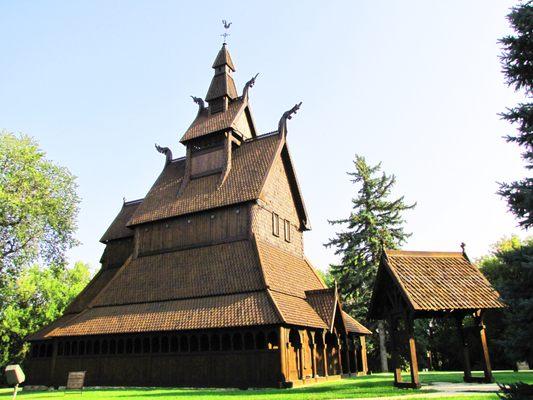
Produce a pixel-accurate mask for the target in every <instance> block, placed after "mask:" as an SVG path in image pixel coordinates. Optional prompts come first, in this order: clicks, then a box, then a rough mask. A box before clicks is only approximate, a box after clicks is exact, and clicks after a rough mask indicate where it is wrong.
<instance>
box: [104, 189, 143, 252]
mask: <svg viewBox="0 0 533 400" xmlns="http://www.w3.org/2000/svg"><path fill="white" fill-rule="evenodd" d="M141 203H142V199H139V200H133V201H128V202H124V204H123V205H122V208H121V209H120V212H119V213H118V214H117V216H116V217H115V219H114V220H113V222H112V223H111V225H109V228H107V230H106V231H105V233H104V235H103V236H102V238H101V239H100V242H102V243H106V242H109V241H110V240H116V239H124V238H127V237H132V236H133V230H132V229H130V228H128V227H127V226H126V224H127V223H128V221H129V220H130V218H131V216H132V215H133V213H134V212H135V210H136V209H137V207H139V205H140V204H141Z"/></svg>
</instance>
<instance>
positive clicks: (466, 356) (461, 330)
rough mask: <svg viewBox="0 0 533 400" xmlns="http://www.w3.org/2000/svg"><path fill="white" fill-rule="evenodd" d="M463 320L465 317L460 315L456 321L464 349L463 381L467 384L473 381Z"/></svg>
mask: <svg viewBox="0 0 533 400" xmlns="http://www.w3.org/2000/svg"><path fill="white" fill-rule="evenodd" d="M463 318H464V316H463V315H458V316H456V317H455V320H456V322H457V331H458V333H459V338H460V339H461V345H462V347H463V371H464V375H463V380H464V381H465V382H470V381H471V380H472V370H471V369H470V351H469V348H468V339H467V337H466V334H465V331H464V327H463Z"/></svg>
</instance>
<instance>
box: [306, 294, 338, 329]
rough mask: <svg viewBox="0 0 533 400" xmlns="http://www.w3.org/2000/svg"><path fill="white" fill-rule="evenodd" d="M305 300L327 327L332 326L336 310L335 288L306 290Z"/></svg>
mask: <svg viewBox="0 0 533 400" xmlns="http://www.w3.org/2000/svg"><path fill="white" fill-rule="evenodd" d="M305 294H306V297H307V302H308V303H309V304H311V306H312V307H313V308H314V309H315V310H316V312H317V313H318V315H320V318H322V320H323V321H324V322H325V323H326V325H327V327H328V328H329V329H332V328H333V322H334V321H335V312H336V310H337V292H336V290H335V288H327V289H315V290H307V291H306V292H305Z"/></svg>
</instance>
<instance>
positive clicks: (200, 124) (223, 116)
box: [180, 99, 247, 143]
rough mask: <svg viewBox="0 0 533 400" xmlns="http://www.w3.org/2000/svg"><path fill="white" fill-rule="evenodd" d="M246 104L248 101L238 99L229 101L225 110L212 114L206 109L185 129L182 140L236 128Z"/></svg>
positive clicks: (183, 141) (182, 141)
mask: <svg viewBox="0 0 533 400" xmlns="http://www.w3.org/2000/svg"><path fill="white" fill-rule="evenodd" d="M246 106H247V102H246V101H244V100H242V99H237V100H234V101H231V102H230V103H229V105H228V109H227V110H226V111H225V112H219V113H216V114H210V113H209V111H208V110H207V108H206V109H204V110H203V111H202V112H200V113H199V114H198V115H197V116H196V118H195V119H194V121H193V122H192V124H191V126H189V128H188V129H187V130H186V131H185V133H184V135H183V136H182V137H181V139H180V142H181V143H185V142H187V141H189V140H191V139H196V138H198V137H201V136H204V135H208V134H210V133H214V132H218V131H222V130H226V129H230V128H235V124H236V123H237V119H238V117H239V115H241V113H242V112H243V110H244V109H245V108H246Z"/></svg>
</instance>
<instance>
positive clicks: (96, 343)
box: [93, 340, 100, 354]
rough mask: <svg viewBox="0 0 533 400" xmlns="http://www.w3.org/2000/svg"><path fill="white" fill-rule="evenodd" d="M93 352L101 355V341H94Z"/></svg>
mask: <svg viewBox="0 0 533 400" xmlns="http://www.w3.org/2000/svg"><path fill="white" fill-rule="evenodd" d="M93 352H94V354H100V341H99V340H95V341H94V345H93Z"/></svg>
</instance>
